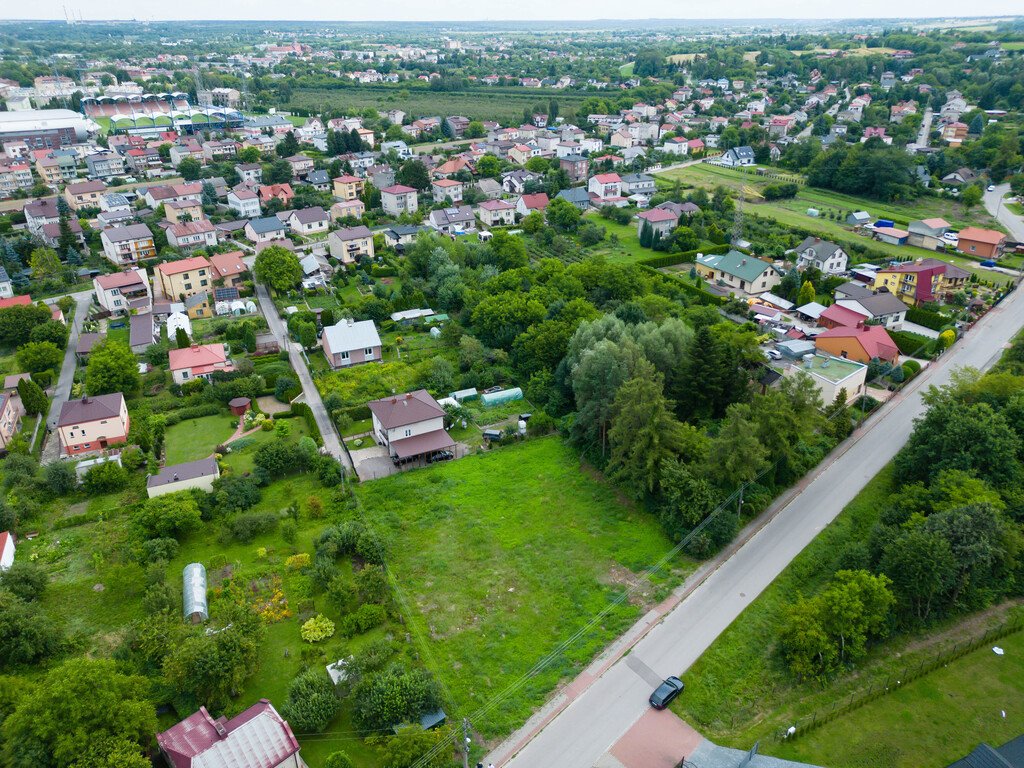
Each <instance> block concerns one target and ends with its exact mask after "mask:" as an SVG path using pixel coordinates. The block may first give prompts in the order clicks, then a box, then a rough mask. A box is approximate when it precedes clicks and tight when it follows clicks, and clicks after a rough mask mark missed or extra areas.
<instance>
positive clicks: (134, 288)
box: [92, 267, 152, 315]
mask: <svg viewBox="0 0 1024 768" xmlns="http://www.w3.org/2000/svg"><path fill="white" fill-rule="evenodd" d="M92 286H93V290H94V291H95V292H96V302H97V303H98V304H99V305H100V306H101V307H102V308H103V309H105V310H106V311H107V312H109V313H110V314H112V315H123V314H126V313H128V312H129V311H131V310H135V311H137V312H148V311H149V308H150V306H151V305H152V296H151V294H150V292H149V278H148V276H147V275H146V270H144V269H141V268H139V267H132V268H131V269H129V270H127V271H125V272H114V273H113V274H110V275H97V276H96V277H94V278H93V281H92Z"/></svg>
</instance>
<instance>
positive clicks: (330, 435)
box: [250, 265, 355, 473]
mask: <svg viewBox="0 0 1024 768" xmlns="http://www.w3.org/2000/svg"><path fill="white" fill-rule="evenodd" d="M250 266H251V265H250ZM256 296H257V298H258V299H259V302H260V309H261V310H262V311H263V316H264V317H266V318H267V325H268V326H269V327H270V332H271V333H272V334H274V338H275V339H277V343H278V344H280V345H281V349H286V350H288V359H289V361H290V362H291V364H292V369H293V370H294V371H295V373H296V375H298V377H299V383H300V384H302V397H303V400H305V401H306V403H307V404H308V405H309V407H310V409H311V410H312V411H313V418H314V419H315V420H316V425H317V426H318V427H319V428H320V435H321V436H322V437H323V439H324V447H325V448H326V449H327V451H328V452H329V453H330V454H331V456H333V457H334V458H336V459H337V460H338V461H340V462H341V466H343V467H344V468H345V471H346V472H353V473H354V472H355V468H354V467H353V466H352V461H351V460H350V459H349V457H348V453H347V452H346V451H345V449H344V447H343V446H342V445H341V438H340V437H338V430H337V429H336V428H335V426H334V422H333V421H331V417H330V416H329V415H328V413H327V409H326V408H325V407H324V401H323V400H321V399H320V392H319V390H317V388H316V384H315V383H314V382H313V377H312V376H310V375H309V368H307V367H306V361H305V360H304V359H303V357H302V351H301V350H300V349H299V347H298V345H297V344H293V343H292V341H291V339H289V338H288V329H287V327H286V326H285V324H284V321H283V320H281V316H280V315H279V314H278V313H277V307H276V306H274V302H273V301H272V300H271V298H270V294H269V293H267V289H266V288H265V287H264V286H262V285H260V284H258V283H257V285H256Z"/></svg>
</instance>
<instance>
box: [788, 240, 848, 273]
mask: <svg viewBox="0 0 1024 768" xmlns="http://www.w3.org/2000/svg"><path fill="white" fill-rule="evenodd" d="M794 253H795V254H796V256H797V260H796V266H797V269H807V268H809V267H814V268H815V269H817V270H819V271H820V272H822V273H823V274H826V275H838V274H841V273H843V272H845V271H846V267H847V265H848V264H849V262H850V257H849V255H848V254H847V253H846V251H844V250H843V249H842V247H841V246H839V245H836V244H835V243H832V242H829V241H828V240H822V239H821V238H818V237H807V238H805V239H804V241H803V242H802V243H800V245H798V246H797V247H796V249H795V250H794Z"/></svg>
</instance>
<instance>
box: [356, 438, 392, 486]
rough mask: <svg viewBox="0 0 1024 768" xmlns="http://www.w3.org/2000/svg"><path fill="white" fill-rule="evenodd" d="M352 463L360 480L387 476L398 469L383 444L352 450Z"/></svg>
mask: <svg viewBox="0 0 1024 768" xmlns="http://www.w3.org/2000/svg"><path fill="white" fill-rule="evenodd" d="M352 463H353V464H355V465H356V475H358V477H359V479H360V480H376V479H377V478H378V477H387V476H388V475H393V474H395V473H396V472H397V471H398V469H397V468H396V467H395V465H394V464H393V463H392V461H391V456H390V455H389V454H388V449H387V448H385V447H384V446H383V445H373V446H370V447H369V448H360V449H359V450H357V451H352Z"/></svg>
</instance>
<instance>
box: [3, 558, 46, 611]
mask: <svg viewBox="0 0 1024 768" xmlns="http://www.w3.org/2000/svg"><path fill="white" fill-rule="evenodd" d="M46 582H47V575H46V571H45V570H43V568H42V566H40V565H38V564H37V563H33V562H32V561H30V560H16V561H15V562H13V563H11V566H10V567H9V568H8V569H7V570H6V571H3V572H0V589H6V590H7V591H8V592H10V593H11V594H13V595H14V596H15V597H17V598H18V599H19V600H24V601H25V602H26V603H31V602H32V601H33V600H38V599H39V598H41V597H42V596H43V592H45V591H46Z"/></svg>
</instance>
